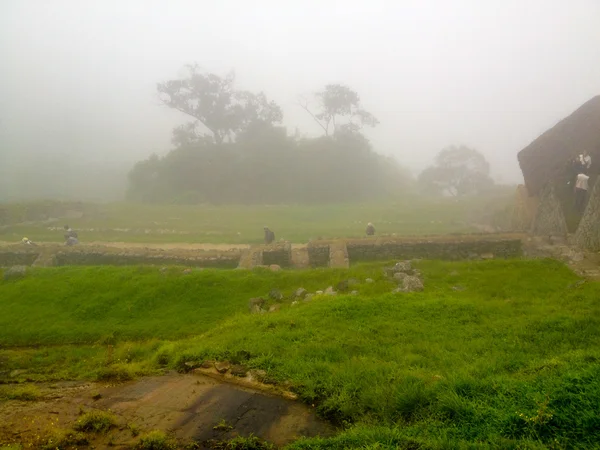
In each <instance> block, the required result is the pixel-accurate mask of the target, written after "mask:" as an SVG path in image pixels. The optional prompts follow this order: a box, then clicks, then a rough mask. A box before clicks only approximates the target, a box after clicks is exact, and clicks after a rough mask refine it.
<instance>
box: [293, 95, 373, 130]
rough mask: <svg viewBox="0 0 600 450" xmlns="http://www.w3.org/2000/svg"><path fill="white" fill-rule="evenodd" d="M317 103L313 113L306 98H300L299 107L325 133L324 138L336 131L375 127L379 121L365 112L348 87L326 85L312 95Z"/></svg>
mask: <svg viewBox="0 0 600 450" xmlns="http://www.w3.org/2000/svg"><path fill="white" fill-rule="evenodd" d="M314 99H315V100H316V102H317V106H316V108H315V111H314V112H313V111H311V107H310V105H309V99H308V98H301V99H300V101H299V105H300V107H301V108H302V109H304V110H305V111H306V112H307V113H308V114H309V115H310V116H311V117H312V118H313V120H314V121H315V122H316V123H317V124H319V126H320V127H321V128H322V129H323V131H324V132H325V136H329V135H330V134H333V133H335V132H336V131H340V130H344V131H358V130H360V129H361V128H362V127H363V126H371V127H374V126H377V125H378V124H379V121H378V120H377V119H376V118H375V116H373V114H371V113H370V112H368V111H366V110H365V109H364V108H363V107H362V105H361V103H360V97H359V95H358V94H357V93H356V91H353V90H352V89H350V88H349V87H348V86H344V85H342V84H328V85H326V86H325V89H324V90H322V91H319V92H316V93H315V94H314Z"/></svg>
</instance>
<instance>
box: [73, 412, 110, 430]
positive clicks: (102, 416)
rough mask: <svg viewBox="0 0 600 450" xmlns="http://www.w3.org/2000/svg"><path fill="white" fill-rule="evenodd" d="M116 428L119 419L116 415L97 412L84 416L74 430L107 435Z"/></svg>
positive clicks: (76, 423) (87, 413) (78, 420)
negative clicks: (106, 433)
mask: <svg viewBox="0 0 600 450" xmlns="http://www.w3.org/2000/svg"><path fill="white" fill-rule="evenodd" d="M115 426H117V419H116V417H115V416H114V415H112V414H110V413H108V412H105V411H100V410H97V411H88V412H86V413H85V414H83V415H82V416H81V417H80V418H79V419H77V422H75V425H74V426H73V428H74V429H75V430H77V431H84V432H92V433H105V432H107V431H108V430H110V429H111V428H113V427H115Z"/></svg>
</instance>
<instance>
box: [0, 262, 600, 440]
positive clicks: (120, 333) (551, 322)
mask: <svg viewBox="0 0 600 450" xmlns="http://www.w3.org/2000/svg"><path fill="white" fill-rule="evenodd" d="M382 266H383V264H379V263H378V264H369V265H358V266H356V267H352V268H351V269H348V270H318V271H289V272H280V273H271V272H267V271H253V272H242V271H215V270H207V271H198V272H194V273H193V274H191V275H183V274H182V273H181V270H180V269H172V270H173V271H172V272H171V273H169V274H166V275H163V274H160V273H159V272H158V270H157V269H155V268H154V269H153V268H110V267H100V268H61V269H39V270H36V271H33V273H32V274H31V275H29V277H28V278H26V279H24V280H20V281H14V282H0V333H1V334H0V342H2V344H3V349H2V350H0V379H7V378H8V377H9V375H8V374H9V373H10V372H12V371H13V370H27V375H26V376H27V377H28V378H31V379H34V380H47V379H60V378H94V377H95V378H106V377H112V378H120V379H127V378H130V377H132V376H135V375H138V374H145V373H153V372H156V371H160V370H163V369H181V368H182V367H184V363H185V362H187V361H198V360H202V359H205V358H211V359H213V358H214V359H233V358H236V357H239V355H244V356H243V359H244V364H246V365H247V366H248V367H252V368H260V369H264V370H266V371H267V373H268V375H269V376H270V377H271V378H274V379H276V380H280V381H289V382H291V384H292V388H293V390H294V391H296V392H297V393H298V394H299V396H300V397H301V398H302V399H303V400H304V401H305V402H308V403H310V404H314V405H315V406H316V408H317V410H318V411H319V413H320V414H322V415H323V416H325V417H327V418H329V419H331V420H334V421H335V422H337V423H339V424H341V425H344V426H345V430H344V431H342V432H341V433H340V434H339V435H338V436H336V437H334V438H330V439H311V440H301V441H298V442H296V443H295V444H293V445H292V448H297V449H309V448H310V449H313V448H314V449H316V448H330V449H333V448H336V449H337V448H340V449H341V448H357V447H360V448H595V447H596V446H597V443H598V442H600V413H599V411H600V303H598V301H597V299H598V298H600V284H598V283H585V284H583V285H577V284H574V283H575V282H576V281H577V277H576V276H575V275H573V274H572V273H571V272H570V271H569V270H568V269H567V268H566V267H564V266H563V265H561V264H559V263H557V262H554V261H488V262H463V263H441V262H421V263H419V268H420V269H421V271H422V272H423V274H424V278H425V284H426V290H425V292H423V293H414V294H391V289H392V287H393V285H392V284H391V283H390V282H389V281H387V280H386V279H384V277H383V274H382V271H381V268H382ZM350 277H352V278H356V279H357V280H359V282H361V284H359V285H358V286H357V288H356V289H357V290H358V291H359V295H358V296H343V295H339V296H336V297H325V296H322V297H316V298H314V299H313V300H312V301H310V302H301V303H299V304H297V305H295V306H292V305H290V304H289V303H288V302H286V303H284V305H283V307H282V309H281V311H278V312H275V313H270V314H265V315H250V314H248V312H247V300H248V298H250V297H255V296H259V295H266V294H267V293H268V292H269V290H270V289H272V288H279V289H281V291H282V292H283V293H284V294H286V295H288V294H291V293H292V292H293V291H294V290H295V289H296V288H298V287H304V288H306V289H308V290H310V291H314V290H316V289H323V288H325V287H327V286H328V285H332V284H333V285H334V284H335V283H336V282H338V281H340V280H342V279H347V278H350ZM367 277H370V278H373V279H374V280H375V282H374V283H372V284H368V283H364V280H365V279H366V278H367ZM107 286H110V289H107ZM75 342H76V343H78V345H73V344H71V345H65V343H75ZM109 344H110V345H114V348H112V349H110V348H111V347H109V346H108V345H109ZM17 345H18V346H27V347H26V348H17V347H13V346H17ZM34 345H40V347H39V348H33V347H31V346H34ZM109 349H110V350H109Z"/></svg>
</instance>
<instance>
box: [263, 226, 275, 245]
mask: <svg viewBox="0 0 600 450" xmlns="http://www.w3.org/2000/svg"><path fill="white" fill-rule="evenodd" d="M274 240H275V233H273V232H272V231H271V230H269V227H265V244H270V243H272V242H273V241H274Z"/></svg>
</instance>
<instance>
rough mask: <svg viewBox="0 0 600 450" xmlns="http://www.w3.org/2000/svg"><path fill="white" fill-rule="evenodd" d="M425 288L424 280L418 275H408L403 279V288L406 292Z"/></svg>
mask: <svg viewBox="0 0 600 450" xmlns="http://www.w3.org/2000/svg"><path fill="white" fill-rule="evenodd" d="M423 289H424V287H423V282H422V281H421V280H420V279H419V278H417V277H412V276H408V277H406V278H404V280H403V281H402V290H403V291H404V292H420V291H422V290H423Z"/></svg>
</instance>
